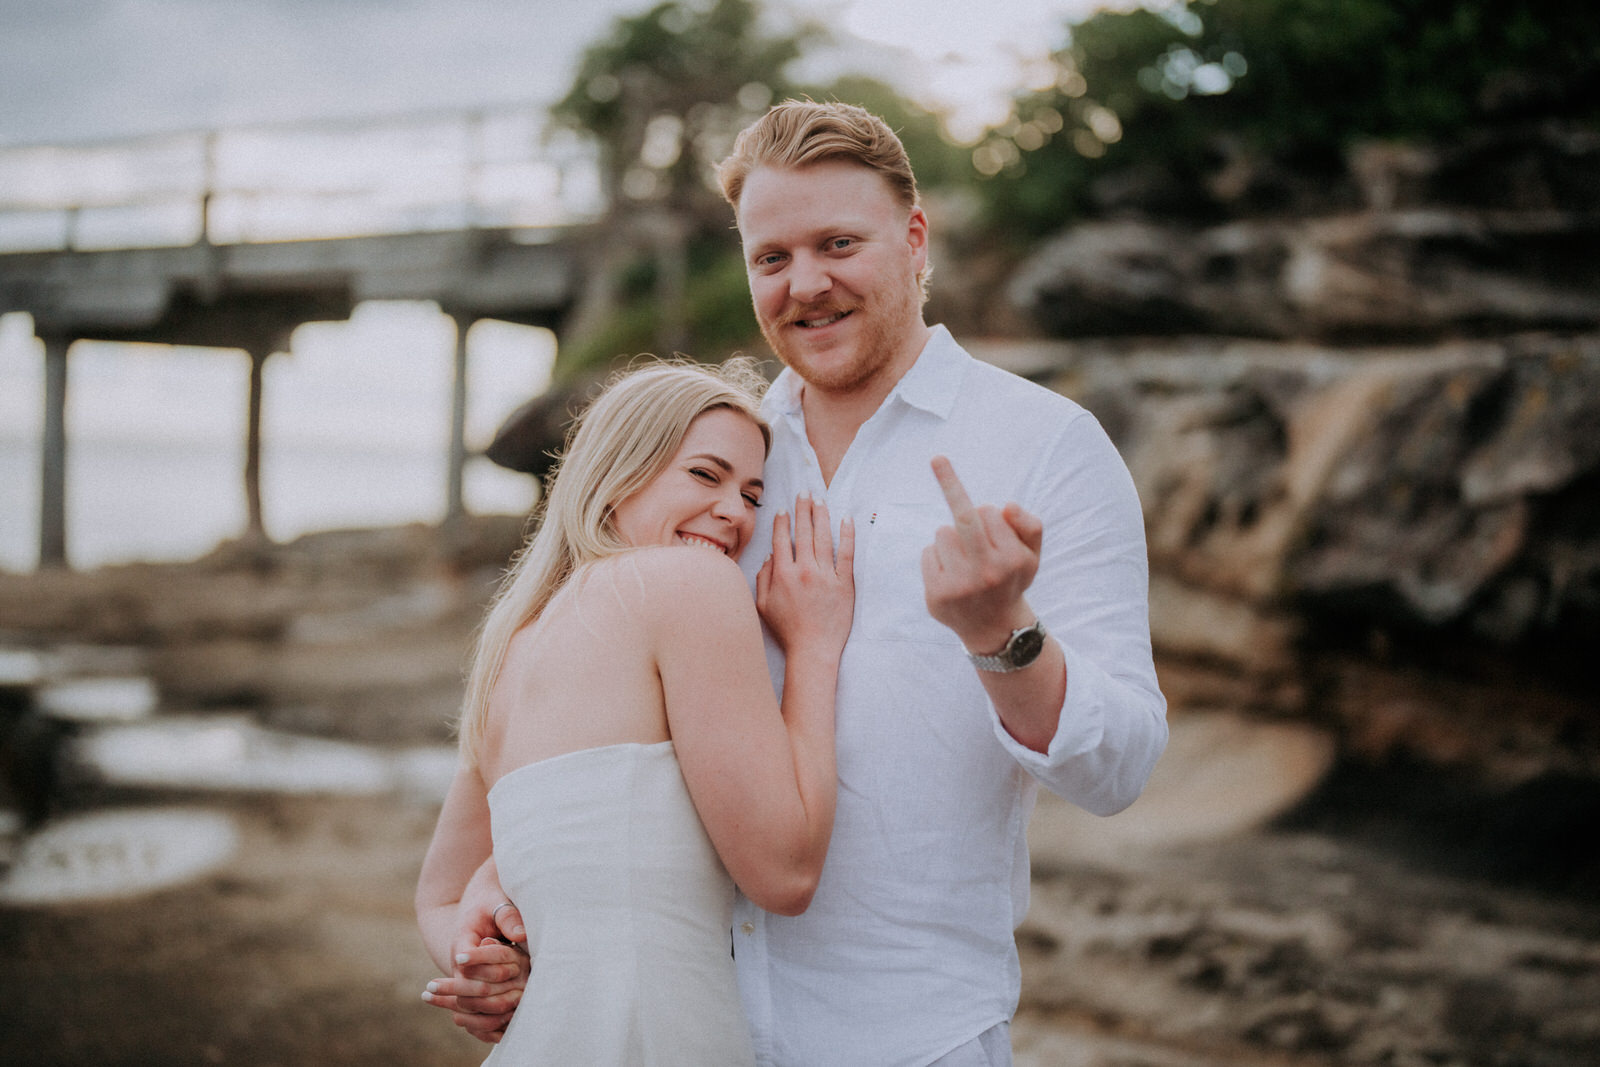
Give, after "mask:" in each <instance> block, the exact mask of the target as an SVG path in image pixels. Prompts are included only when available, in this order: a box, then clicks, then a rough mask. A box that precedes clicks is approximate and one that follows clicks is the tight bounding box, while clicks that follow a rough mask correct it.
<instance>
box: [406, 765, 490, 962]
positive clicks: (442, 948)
mask: <svg viewBox="0 0 1600 1067" xmlns="http://www.w3.org/2000/svg"><path fill="white" fill-rule="evenodd" d="M492 847H493V846H492V841H491V838H490V835H489V799H488V791H487V790H486V789H485V788H484V784H483V777H482V775H480V774H479V773H478V769H477V767H476V766H474V765H473V764H471V763H470V762H469V761H468V760H467V759H466V758H465V757H464V756H463V758H462V759H461V761H460V763H459V764H458V765H457V767H456V774H455V778H454V779H453V780H452V781H451V783H450V791H449V792H448V793H446V794H445V799H444V806H443V807H442V808H441V809H440V811H439V821H438V823H437V824H436V825H435V826H434V829H433V840H432V841H431V842H429V844H428V854H427V856H426V857H425V858H424V859H423V861H422V874H421V875H420V876H419V877H418V878H417V895H416V907H417V926H418V927H419V928H420V929H421V931H422V941H423V944H424V945H426V946H427V949H428V955H430V956H432V957H433V962H434V963H436V964H438V966H439V970H441V971H443V972H445V973H446V974H448V973H450V971H451V970H453V969H454V967H455V962H454V957H455V954H456V953H455V949H454V947H453V945H454V942H455V940H456V939H457V935H458V934H460V933H461V932H462V931H461V927H460V924H459V921H458V918H459V917H458V911H459V906H460V904H461V898H462V894H463V893H465V892H466V889H467V886H468V884H469V883H470V882H471V881H472V880H473V878H474V876H476V875H478V873H479V869H480V868H481V867H483V865H484V863H485V861H487V860H489V859H490V851H491V849H492Z"/></svg>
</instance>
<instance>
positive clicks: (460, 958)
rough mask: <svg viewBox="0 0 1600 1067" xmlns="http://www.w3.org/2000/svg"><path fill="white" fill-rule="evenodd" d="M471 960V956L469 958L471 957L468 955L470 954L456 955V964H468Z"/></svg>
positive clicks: (458, 953)
mask: <svg viewBox="0 0 1600 1067" xmlns="http://www.w3.org/2000/svg"><path fill="white" fill-rule="evenodd" d="M471 958H472V957H471V956H469V955H468V954H467V953H465V952H457V953H456V962H457V963H466V962H467V961H468V960H470V959H471Z"/></svg>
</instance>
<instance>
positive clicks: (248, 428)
mask: <svg viewBox="0 0 1600 1067" xmlns="http://www.w3.org/2000/svg"><path fill="white" fill-rule="evenodd" d="M246 354H247V355H248V356H249V357H250V398H249V400H248V401H247V404H248V407H247V409H246V415H245V430H244V506H245V516H246V518H245V539H246V540H248V541H251V542H254V543H256V544H261V543H264V542H265V541H266V539H267V526H266V523H265V521H264V520H263V518H262V514H261V370H262V368H263V367H264V366H266V362H267V356H268V354H269V352H268V350H262V349H259V348H251V349H249V350H248V351H247V353H246Z"/></svg>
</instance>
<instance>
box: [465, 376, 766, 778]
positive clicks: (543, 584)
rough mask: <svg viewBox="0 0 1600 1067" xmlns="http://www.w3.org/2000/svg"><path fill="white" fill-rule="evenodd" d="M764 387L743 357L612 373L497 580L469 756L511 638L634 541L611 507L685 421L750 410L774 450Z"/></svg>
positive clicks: (664, 452) (643, 478) (476, 685)
mask: <svg viewBox="0 0 1600 1067" xmlns="http://www.w3.org/2000/svg"><path fill="white" fill-rule="evenodd" d="M765 388H766V380H765V379H764V378H763V377H762V376H761V374H760V372H759V371H758V370H757V369H756V364H755V361H754V360H751V359H749V358H746V357H742V356H741V357H735V358H734V359H730V360H728V362H726V363H724V364H722V365H721V366H708V365H705V364H700V363H694V362H692V361H689V360H656V359H652V360H650V361H649V362H647V363H644V364H642V365H638V366H635V367H634V368H632V369H629V370H627V371H624V372H622V373H621V374H620V375H618V376H616V377H614V378H612V379H611V381H610V383H609V384H608V385H607V386H606V389H605V391H604V392H602V393H601V394H600V396H599V397H598V398H597V399H596V400H595V401H594V402H593V403H592V404H590V405H589V407H588V409H587V410H586V411H584V413H583V414H582V415H580V416H579V417H578V419H577V420H576V421H575V422H574V424H573V427H572V429H571V430H570V431H569V433H568V436H567V445H566V447H565V448H564V449H563V451H562V456H561V458H560V459H559V460H558V461H557V465H556V467H555V469H554V470H553V472H552V474H551V476H550V480H549V483H548V486H549V488H548V492H547V493H546V494H545V498H544V500H543V502H542V503H541V505H540V507H539V508H538V510H537V511H536V512H535V517H536V521H537V527H536V529H535V532H534V533H533V535H532V536H531V537H530V538H529V539H528V541H527V543H526V544H525V545H524V546H523V548H522V550H521V551H520V552H519V553H518V554H517V558H516V561H515V562H514V563H513V564H512V566H511V569H510V570H509V571H507V572H506V575H505V577H504V578H503V579H502V581H501V583H500V588H499V590H498V591H497V592H496V594H495V598H494V603H493V606H492V607H490V609H489V613H488V615H487V616H485V618H484V621H483V626H482V627H481V628H480V630H479V633H478V641H477V647H476V649H475V650H474V652H473V657H472V665H471V667H470V668H469V670H468V674H467V691H466V699H465V700H464V702H463V704H462V709H461V720H460V735H461V746H462V752H463V753H464V754H465V755H466V756H467V757H468V758H469V759H471V760H473V761H476V759H477V757H478V754H479V748H480V746H481V745H482V742H483V736H484V727H485V721H486V719H487V714H488V707H489V694H490V692H491V691H492V690H493V689H494V684H495V680H496V679H497V678H498V677H499V674H500V667H501V664H502V663H503V662H504V661H505V656H506V649H507V647H508V646H509V645H510V644H511V638H512V637H513V636H514V635H515V634H516V632H517V631H518V630H520V629H521V628H522V627H523V626H526V625H527V624H528V623H529V622H531V621H533V620H534V619H536V618H538V617H539V613H540V612H542V611H543V610H544V609H545V606H546V605H548V604H549V603H550V599H551V598H552V597H553V596H555V594H556V592H557V590H559V589H560V588H561V587H562V585H564V584H565V583H566V581H567V579H569V578H571V577H572V575H573V573H574V572H575V571H576V570H577V569H578V568H579V567H581V566H583V565H584V564H586V563H590V562H593V561H594V560H597V559H601V558H603V557H605V556H611V555H615V554H617V553H618V552H623V551H626V550H627V549H628V548H630V547H632V546H630V545H628V544H627V543H626V542H625V541H623V540H622V538H621V537H620V536H619V535H618V533H617V530H616V523H615V521H614V518H613V514H614V512H615V510H616V506H617V505H618V504H619V503H621V502H622V501H624V500H626V499H627V498H628V497H630V496H632V495H633V494H634V493H636V492H638V491H639V490H640V489H642V488H644V487H645V485H647V484H648V483H649V482H650V481H651V480H652V479H654V478H655V477H656V476H657V475H658V474H660V473H661V472H662V471H663V470H665V469H666V466H667V464H668V462H670V461H671V459H672V457H673V455H674V454H676V453H677V451H678V448H679V446H681V445H682V444H683V438H684V435H685V434H687V433H688V432H689V424H690V423H692V422H694V420H695V419H696V418H698V417H699V416H700V415H702V414H704V413H705V412H707V411H711V410H713V409H715V408H731V409H732V410H734V411H738V412H741V413H742V414H745V415H747V416H749V417H750V420H751V421H752V422H754V423H755V424H756V426H757V427H758V428H759V429H760V430H761V436H762V440H763V442H764V448H766V449H770V448H771V446H772V433H771V430H770V429H769V428H768V427H767V424H766V422H765V421H764V420H763V419H762V418H761V415H760V412H759V405H760V402H761V394H762V392H763V391H764V389H765Z"/></svg>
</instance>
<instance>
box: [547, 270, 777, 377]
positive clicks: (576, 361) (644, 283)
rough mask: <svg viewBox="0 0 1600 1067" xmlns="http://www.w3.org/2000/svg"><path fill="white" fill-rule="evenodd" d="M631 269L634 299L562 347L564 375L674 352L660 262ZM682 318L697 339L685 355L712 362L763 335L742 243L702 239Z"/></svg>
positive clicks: (559, 373) (560, 372) (561, 370)
mask: <svg viewBox="0 0 1600 1067" xmlns="http://www.w3.org/2000/svg"><path fill="white" fill-rule="evenodd" d="M626 271H627V272H628V274H629V275H630V277H631V280H632V282H633V285H634V286H635V288H633V290H632V292H631V294H630V295H629V298H628V299H626V300H625V301H624V302H623V304H622V306H621V307H620V308H619V309H618V310H617V312H616V313H615V314H614V315H612V316H611V318H610V320H609V321H608V322H607V323H606V324H605V326H604V327H603V328H601V329H599V330H595V331H592V332H590V333H589V334H587V335H586V336H584V337H579V338H574V339H572V342H571V343H570V344H565V343H564V344H563V345H562V347H561V351H560V360H559V363H558V367H557V375H556V376H557V378H558V379H560V380H563V381H566V380H570V379H572V378H573V377H575V376H577V375H579V374H580V373H582V372H583V371H585V370H588V369H590V368H592V367H598V366H603V365H606V364H609V363H611V362H613V361H616V360H618V359H624V360H625V359H628V358H631V357H633V356H636V355H638V354H640V353H642V352H654V353H655V354H657V355H670V354H671V353H668V352H662V351H660V350H659V338H660V335H661V325H662V320H663V318H664V316H663V315H662V313H661V306H660V304H659V302H658V299H657V296H656V291H655V288H654V274H655V269H654V265H653V264H651V263H650V262H649V261H647V260H644V259H640V260H636V261H634V262H632V263H630V264H629V266H628V267H627V268H626ZM682 318H683V322H684V325H685V327H686V328H687V330H688V332H689V335H690V337H691V338H692V339H693V340H692V342H691V344H690V349H691V350H690V351H689V352H687V353H685V354H686V355H690V356H693V357H695V358H696V359H700V360H703V361H706V362H713V363H714V362H720V361H722V360H723V359H726V358H727V357H728V356H730V355H732V354H734V352H736V351H739V350H741V349H744V348H746V347H748V346H749V345H751V344H752V343H754V342H756V341H757V340H758V339H759V337H760V331H759V330H758V329H757V327H756V320H755V313H754V312H753V311H752V310H751V307H750V288H749V283H748V282H747V281H746V280H745V271H744V259H743V257H742V256H741V255H740V253H739V250H738V248H737V247H734V248H731V249H730V248H727V247H723V246H711V245H708V244H705V243H701V244H700V245H698V246H697V247H696V248H695V249H693V250H692V253H691V268H690V274H689V280H688V283H687V285H686V286H685V292H684V307H683V315H682Z"/></svg>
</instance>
